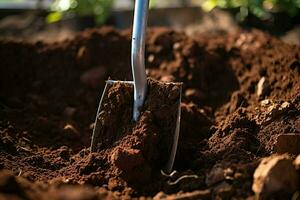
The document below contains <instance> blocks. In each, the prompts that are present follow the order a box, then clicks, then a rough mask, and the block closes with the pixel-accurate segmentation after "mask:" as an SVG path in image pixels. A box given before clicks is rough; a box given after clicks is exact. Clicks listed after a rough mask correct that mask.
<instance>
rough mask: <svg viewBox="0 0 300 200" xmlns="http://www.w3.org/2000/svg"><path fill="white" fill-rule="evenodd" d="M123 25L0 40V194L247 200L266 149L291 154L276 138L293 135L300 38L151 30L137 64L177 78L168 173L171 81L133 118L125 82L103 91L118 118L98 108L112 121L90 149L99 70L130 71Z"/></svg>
mask: <svg viewBox="0 0 300 200" xmlns="http://www.w3.org/2000/svg"><path fill="white" fill-rule="evenodd" d="M129 33H130V30H125V31H117V30H115V29H113V28H109V27H104V28H101V29H91V30H87V31H84V32H82V33H80V34H78V35H76V37H74V39H71V40H66V41H64V42H58V43H53V44H46V43H43V42H42V41H41V42H37V43H26V42H17V41H13V40H9V41H8V40H1V41H0V60H1V67H0V135H1V140H0V169H1V171H0V180H1V181H0V195H1V197H4V199H13V198H14V199H49V197H50V196H51V198H52V199H119V198H131V197H142V196H147V197H155V198H157V199H159V198H167V197H168V198H170V199H172V198H173V199H176V198H183V199H184V198H194V199H216V198H219V199H231V198H233V197H235V198H248V197H254V192H253V191H252V183H253V174H254V171H255V169H256V168H257V166H258V164H259V162H260V160H261V159H262V158H263V157H267V156H270V155H273V154H275V153H277V152H279V153H285V152H288V153H290V154H294V155H292V157H295V156H296V155H295V152H297V151H295V149H289V145H284V149H283V148H279V146H282V144H283V143H284V141H283V140H288V139H289V137H290V136H291V135H292V137H293V138H296V137H300V117H299V116H300V110H299V109H300V96H299V94H300V78H299V73H300V47H299V46H295V45H289V44H286V43H284V42H282V41H281V40H279V39H277V38H274V37H272V36H270V35H268V34H266V33H263V32H260V31H258V30H252V31H243V30H241V31H239V32H237V33H235V34H223V35H213V36H210V35H205V34H198V35H194V36H193V37H187V36H186V35H185V34H184V33H179V32H175V31H173V30H170V29H166V28H152V29H149V30H148V33H147V42H146V58H147V59H146V67H147V74H148V76H149V77H151V78H153V79H155V80H158V81H160V82H171V81H172V82H183V88H182V89H183V90H182V102H181V112H182V115H181V129H180V138H179V144H178V151H177V154H176V160H175V164H174V169H175V170H177V172H174V173H172V174H170V175H168V174H164V173H160V168H162V166H164V164H165V162H166V153H165V152H167V150H168V149H169V148H170V147H169V146H168V145H167V146H163V145H161V144H162V143H164V141H165V140H166V138H168V136H166V137H165V138H164V137H162V138H161V137H160V136H161V135H164V131H163V130H169V129H170V127H172V126H173V125H172V124H170V125H169V127H168V126H162V122H164V123H165V122H166V121H168V119H169V118H170V117H171V118H172V117H174V116H170V115H169V113H170V112H171V110H172V109H173V108H172V106H176V105H175V104H174V102H168V101H166V99H170V98H171V99H172V97H174V98H173V99H174V100H175V99H176V98H175V97H177V96H176V95H178V94H177V93H176V91H177V90H176V89H174V90H172V88H169V89H167V91H166V92H165V93H162V94H164V95H161V96H160V94H154V96H155V97H159V98H156V99H157V101H156V103H154V104H152V103H151V102H150V103H149V102H148V103H149V105H148V104H147V103H146V107H145V108H144V110H142V113H143V114H142V116H141V118H140V120H139V121H138V122H137V123H133V122H131V121H130V119H129V118H130V113H131V108H130V107H129V106H128V105H130V104H131V103H130V102H131V100H130V98H131V96H132V94H131V90H132V89H130V88H123V89H122V88H118V89H117V90H118V91H117V92H116V94H115V95H114V94H113V93H114V91H112V94H111V96H112V98H111V100H112V105H113V106H115V108H117V109H118V110H119V111H118V112H119V118H118V119H117V121H116V122H115V121H108V120H105V119H106V117H105V116H106V115H105V114H106V113H105V112H104V113H102V114H103V116H102V117H104V118H102V119H103V120H104V124H110V125H112V124H115V125H114V126H110V128H109V129H108V130H106V133H107V134H108V135H103V138H102V139H101V141H103V143H102V144H101V145H102V147H100V148H102V150H101V151H99V152H93V153H91V152H90V151H89V149H88V148H89V146H90V142H91V134H92V130H93V127H94V119H95V116H96V112H97V107H98V103H99V100H100V97H101V94H102V91H103V89H104V86H105V80H107V79H108V78H110V79H113V80H131V79H132V78H131V68H130V34H129ZM153 83H156V82H155V81H154V82H153ZM120 91H121V92H120ZM172 91H173V93H172ZM118 94H119V95H118ZM120 94H121V95H120ZM166 94H168V95H166ZM151 105H153V106H154V107H153V108H151V109H154V110H155V112H154V113H151V112H150V113H149V112H147V106H151ZM160 105H167V106H162V107H160ZM168 106H169V107H168ZM125 107H126V108H127V107H128V108H127V110H126V109H124V108H125ZM173 110H174V109H173ZM124 113H125V114H124ZM126 113H127V114H126ZM116 116H118V113H116ZM98 117H99V116H98ZM171 121H172V120H171ZM111 123H112V124H111ZM166 132H169V131H166ZM110 134H111V135H110ZM124 135H125V136H128V137H124ZM157 135H159V137H157ZM282 135H284V136H282ZM108 136H109V137H108ZM292 140H295V139H292ZM135 144H138V146H136V145H135ZM101 145H100V146H101ZM126 145H127V146H126ZM292 146H293V145H292ZM294 146H295V145H294ZM124 147H126V148H124ZM156 147H158V148H156ZM293 148H295V147H293ZM282 173H283V174H284V172H282ZM292 192H293V191H292ZM292 192H290V193H286V194H285V196H284V198H290V197H292V195H293V193H292ZM270 198H274V199H276V195H275V194H274V195H273V196H272V194H271V197H270ZM280 198H282V196H280Z"/></svg>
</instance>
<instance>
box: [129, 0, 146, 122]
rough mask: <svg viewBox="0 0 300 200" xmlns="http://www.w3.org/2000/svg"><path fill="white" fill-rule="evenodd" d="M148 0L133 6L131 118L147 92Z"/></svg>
mask: <svg viewBox="0 0 300 200" xmlns="http://www.w3.org/2000/svg"><path fill="white" fill-rule="evenodd" d="M148 7H149V0H136V1H135V8H134V19H133V31H132V40H131V67H132V76H133V81H134V103H133V120H134V121H136V120H137V119H138V117H139V115H140V112H139V108H140V107H141V106H142V105H143V103H144V100H145V96H146V93H147V77H146V70H145V35H146V27H147V19H148Z"/></svg>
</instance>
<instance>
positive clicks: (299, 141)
mask: <svg viewBox="0 0 300 200" xmlns="http://www.w3.org/2000/svg"><path fill="white" fill-rule="evenodd" d="M274 149H275V151H276V152H277V153H290V154H295V155H297V154H299V153H300V134H295V133H289V134H280V135H278V137H277V140H276V143H275V146H274Z"/></svg>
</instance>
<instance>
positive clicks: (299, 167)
mask: <svg viewBox="0 0 300 200" xmlns="http://www.w3.org/2000/svg"><path fill="white" fill-rule="evenodd" d="M294 165H295V167H296V169H297V170H300V154H299V155H298V156H297V158H296V159H295V160H294Z"/></svg>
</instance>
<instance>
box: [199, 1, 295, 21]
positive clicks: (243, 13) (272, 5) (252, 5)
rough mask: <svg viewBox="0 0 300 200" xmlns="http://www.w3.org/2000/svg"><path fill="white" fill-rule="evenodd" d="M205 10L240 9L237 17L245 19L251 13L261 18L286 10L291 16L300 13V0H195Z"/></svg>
mask: <svg viewBox="0 0 300 200" xmlns="http://www.w3.org/2000/svg"><path fill="white" fill-rule="evenodd" d="M194 1H195V2H197V3H198V4H200V6H201V7H202V8H203V9H204V10H205V11H210V10H212V9H214V8H215V7H219V8H235V9H239V13H238V14H237V18H238V19H239V20H241V21H242V20H244V19H245V18H246V17H247V16H248V15H249V13H252V14H253V15H255V16H257V17H259V18H261V19H268V18H270V17H271V13H272V12H278V11H281V12H286V13H288V14H289V15H290V16H294V15H296V14H298V13H299V9H300V0H194Z"/></svg>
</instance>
